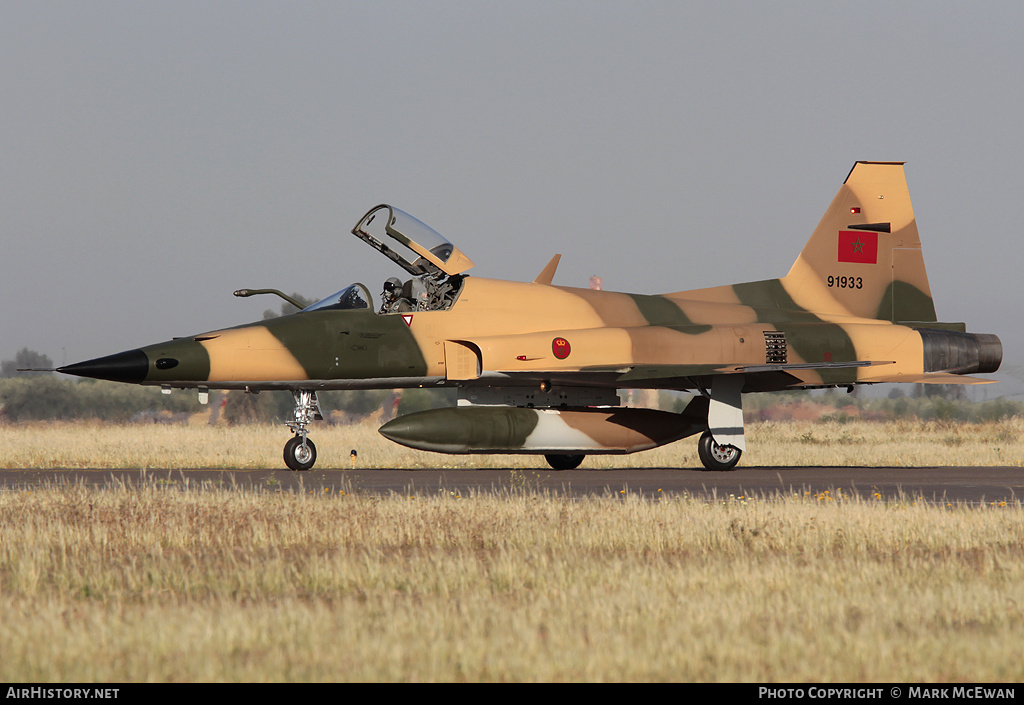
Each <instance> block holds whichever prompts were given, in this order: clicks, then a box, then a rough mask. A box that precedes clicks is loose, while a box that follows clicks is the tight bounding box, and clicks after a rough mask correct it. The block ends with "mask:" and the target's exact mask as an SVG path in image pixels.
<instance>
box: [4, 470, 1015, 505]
mask: <svg viewBox="0 0 1024 705" xmlns="http://www.w3.org/2000/svg"><path fill="white" fill-rule="evenodd" d="M146 482H156V483H159V484H161V485H165V486H168V487H174V486H178V487H185V486H189V487H204V486H207V487H228V488H232V487H237V488H242V489H253V488H260V489H263V490H269V491H279V490H284V491H293V492H300V491H303V492H309V491H316V492H322V491H324V489H325V488H326V489H327V490H330V491H332V492H337V491H338V490H343V491H345V492H370V493H378V494H387V493H392V492H393V493H398V494H408V493H415V494H419V495H429V494H436V493H439V492H443V493H454V494H456V495H459V496H467V495H469V494H471V493H473V492H477V493H480V492H492V491H499V492H502V491H509V490H528V491H541V492H549V493H552V494H561V495H570V496H585V495H606V494H607V495H619V494H621V493H623V492H625V493H630V494H641V495H643V496H645V497H658V496H665V495H671V494H675V495H681V494H684V493H685V494H689V495H692V496H699V497H707V498H712V497H718V498H723V499H724V498H727V497H729V496H730V495H733V496H734V497H740V496H744V497H764V496H772V495H775V494H778V493H782V494H791V493H794V492H795V493H800V494H804V493H808V492H809V493H811V494H812V495H814V494H821V493H824V492H825V491H826V490H828V491H829V492H831V493H832V494H833V496H834V495H835V494H836V492H837V491H842V493H843V494H846V495H853V494H856V495H860V496H861V497H865V498H871V497H874V496H875V495H876V493H877V494H879V495H881V496H882V497H884V498H886V499H900V498H903V499H907V498H909V499H922V500H925V501H929V502H935V503H942V504H946V503H954V504H956V503H970V504H993V503H995V504H999V503H1001V502H1006V503H1008V504H1009V503H1013V504H1016V503H1018V502H1020V501H1021V499H1022V498H1024V468H1019V467H930V468H879V467H871V468H858V467H840V468H836V467H826V468H819V467H797V468H778V467H771V468H769V467H746V468H740V469H737V470H733V471H731V472H706V471H700V470H696V469H690V468H683V469H679V468H658V469H639V470H638V469H610V470H586V469H581V470H564V471H561V472H558V471H554V470H550V469H535V470H523V469H516V470H510V469H504V470H503V469H493V468H491V469H483V470H451V469H444V468H427V469H422V468H421V469H416V470H399V469H381V470H377V469H358V468H355V469H351V468H345V469H330V468H327V469H315V470H312V471H309V472H289V471H287V470H152V469H151V470H80V469H67V470H37V469H24V470H0V490H6V491H18V490H25V489H31V488H34V487H40V486H43V485H46V484H60V483H71V484H77V483H83V484H86V485H89V486H94V487H105V486H118V485H120V484H122V483H127V484H131V485H136V486H137V485H140V484H143V483H146Z"/></svg>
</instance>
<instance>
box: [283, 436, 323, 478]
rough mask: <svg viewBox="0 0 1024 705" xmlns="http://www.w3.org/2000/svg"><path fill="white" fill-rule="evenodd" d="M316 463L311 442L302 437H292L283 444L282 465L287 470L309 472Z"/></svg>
mask: <svg viewBox="0 0 1024 705" xmlns="http://www.w3.org/2000/svg"><path fill="white" fill-rule="evenodd" d="M315 462H316V446H315V445H313V441H311V440H309V439H308V438H303V437H302V436H292V438H291V439H290V440H289V441H288V442H287V443H285V444H284V464H285V465H287V466H288V469H289V470H295V471H303V470H309V469H310V468H311V467H313V463H315Z"/></svg>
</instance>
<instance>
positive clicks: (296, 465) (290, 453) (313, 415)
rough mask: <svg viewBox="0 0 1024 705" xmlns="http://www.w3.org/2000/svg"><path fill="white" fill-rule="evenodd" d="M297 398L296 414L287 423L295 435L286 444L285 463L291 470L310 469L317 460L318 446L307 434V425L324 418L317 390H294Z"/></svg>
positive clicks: (295, 398) (294, 396) (293, 395)
mask: <svg viewBox="0 0 1024 705" xmlns="http://www.w3.org/2000/svg"><path fill="white" fill-rule="evenodd" d="M292 398H293V399H294V400H295V414H294V416H293V417H292V420H291V421H288V422H287V423H286V425H287V426H288V428H290V429H291V430H292V431H294V432H295V435H294V436H292V438H291V439H290V440H289V441H288V442H287V443H285V444H284V464H285V465H287V466H288V469H289V470H295V471H303V470H309V469H310V468H311V467H313V463H315V462H316V446H315V445H314V444H313V441H311V440H309V438H308V437H307V436H306V434H307V433H308V431H307V430H306V426H308V425H309V423H310V422H311V421H314V420H317V419H321V420H322V419H323V414H321V413H320V402H319V400H318V399H317V398H316V392H314V391H311V390H308V389H298V390H296V391H293V392H292Z"/></svg>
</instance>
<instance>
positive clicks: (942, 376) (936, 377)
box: [871, 372, 998, 384]
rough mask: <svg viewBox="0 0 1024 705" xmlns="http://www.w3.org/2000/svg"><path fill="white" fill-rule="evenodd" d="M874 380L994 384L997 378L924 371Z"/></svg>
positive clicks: (874, 378)
mask: <svg viewBox="0 0 1024 705" xmlns="http://www.w3.org/2000/svg"><path fill="white" fill-rule="evenodd" d="M871 381H872V382H894V383H895V382H903V383H908V382H909V383H914V384H992V383H994V382H997V381H998V380H995V379H982V378H981V377H968V376H967V375H955V374H952V373H949V372H922V373H921V374H916V375H890V376H888V377H872V378H871Z"/></svg>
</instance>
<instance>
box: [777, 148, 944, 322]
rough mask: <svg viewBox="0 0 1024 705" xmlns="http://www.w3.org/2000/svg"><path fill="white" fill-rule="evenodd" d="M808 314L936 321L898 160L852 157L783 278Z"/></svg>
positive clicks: (912, 214)
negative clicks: (850, 166) (849, 167)
mask: <svg viewBox="0 0 1024 705" xmlns="http://www.w3.org/2000/svg"><path fill="white" fill-rule="evenodd" d="M782 282H783V284H784V286H785V288H786V290H787V291H788V292H789V293H790V295H791V296H792V297H793V300H794V301H795V302H796V303H797V305H799V306H800V307H801V308H804V309H806V310H808V311H811V312H813V313H820V314H826V315H828V314H832V315H841V316H857V317H861V318H875V319H880V320H885V321H894V322H929V321H935V320H936V318H935V306H934V305H933V303H932V294H931V289H930V288H929V286H928V275H927V274H926V272H925V268H924V258H923V257H922V255H921V239H920V237H919V236H918V232H917V222H916V221H915V220H914V209H913V207H912V206H911V203H910V193H909V191H908V190H907V181H906V177H905V176H904V174H903V162H857V163H856V164H854V166H853V169H852V170H851V171H850V174H849V176H847V177H846V181H845V182H844V183H843V185H842V187H840V189H839V192H838V193H837V194H836V196H835V198H834V199H833V200H832V204H831V205H830V206H829V208H828V210H827V211H826V212H825V215H824V217H822V219H821V222H819V223H818V227H817V228H815V230H814V233H813V234H812V235H811V238H810V240H808V241H807V244H806V245H805V246H804V249H803V251H802V252H801V253H800V256H799V257H798V258H797V260H796V262H795V263H794V264H793V267H792V268H791V269H790V270H789V274H787V275H786V277H785V278H784V279H783V280H782Z"/></svg>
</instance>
